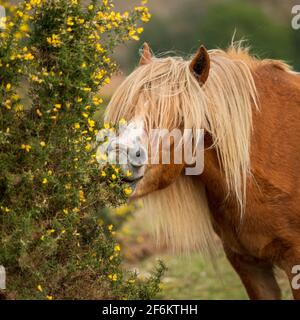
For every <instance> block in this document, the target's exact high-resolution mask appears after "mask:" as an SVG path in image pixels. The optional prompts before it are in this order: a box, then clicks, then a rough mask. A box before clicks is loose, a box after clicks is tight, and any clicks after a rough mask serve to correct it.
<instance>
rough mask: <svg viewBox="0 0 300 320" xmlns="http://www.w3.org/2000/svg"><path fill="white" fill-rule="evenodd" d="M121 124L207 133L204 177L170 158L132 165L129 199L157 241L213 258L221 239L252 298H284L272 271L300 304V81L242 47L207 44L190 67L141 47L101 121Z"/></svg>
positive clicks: (289, 70) (288, 70)
mask: <svg viewBox="0 0 300 320" xmlns="http://www.w3.org/2000/svg"><path fill="white" fill-rule="evenodd" d="M122 118H124V119H125V120H126V121H127V122H129V123H136V124H137V125H138V126H140V124H138V123H141V122H142V126H143V128H144V132H145V135H147V132H149V128H167V129H168V130H172V129H174V128H179V129H180V130H183V129H185V128H189V129H191V130H195V129H196V128H202V129H203V130H204V151H203V152H204V169H203V172H202V173H201V174H199V175H186V174H184V170H185V168H186V167H187V166H188V165H187V164H186V163H184V162H182V163H181V164H178V163H175V162H174V161H173V160H174V159H173V158H174V157H173V158H172V156H171V161H170V163H169V164H163V163H157V164H144V165H142V168H143V170H142V171H141V170H140V167H139V170H136V171H135V169H134V168H133V172H132V180H133V181H134V182H135V187H134V191H133V193H132V195H131V197H130V199H131V200H136V199H142V200H143V202H144V207H145V210H146V212H147V215H148V216H149V217H151V219H152V221H153V224H154V225H155V226H154V228H155V230H156V234H157V236H158V237H159V239H161V240H163V241H167V242H168V243H169V244H170V245H171V246H172V247H174V248H175V249H179V250H181V251H185V252H188V251H190V250H199V251H200V250H203V251H205V252H208V253H210V254H211V255H212V256H213V252H214V249H215V248H214V247H215V245H214V239H215V234H217V236H218V237H219V238H220V240H221V243H222V245H223V248H224V251H225V254H226V256H227V258H228V260H229V261H230V263H231V265H232V266H233V268H234V270H235V271H236V272H237V273H238V275H239V277H240V279H241V281H242V283H243V285H244V286H245V289H246V291H247V293H248V296H249V297H250V299H280V297H281V292H280V288H279V286H278V284H277V281H276V278H275V275H274V268H275V267H279V268H281V269H283V270H284V271H285V273H286V275H287V276H288V278H289V281H290V283H291V289H292V291H293V295H294V298H295V299H300V290H297V288H296V287H295V286H294V285H292V283H293V279H294V277H295V274H294V272H295V269H294V268H295V266H297V265H299V264H300V170H299V169H300V148H299V144H300V77H299V75H298V74H297V73H296V72H294V71H293V70H292V68H291V67H290V66H289V65H287V64H286V63H284V62H283V61H279V60H269V59H265V60H260V59H258V58H256V57H254V56H252V55H251V54H250V53H249V50H248V49H247V48H243V47H242V46H241V45H240V44H232V45H231V46H230V47H229V48H228V49H227V50H224V51H223V50H219V49H218V50H206V49H205V47H204V46H201V47H200V48H199V50H198V51H197V52H196V54H195V55H194V56H192V57H191V58H189V59H186V60H185V59H183V58H181V57H160V58H157V57H155V56H154V55H153V54H152V51H151V49H150V48H149V46H148V44H147V43H145V44H144V47H143V53H142V55H141V59H140V63H139V66H138V67H137V68H136V69H135V70H134V71H133V72H132V73H131V74H130V75H129V76H128V77H127V78H126V79H125V80H124V82H123V83H122V84H121V85H120V87H119V88H118V89H117V90H116V92H115V93H114V95H113V97H112V99H111V101H110V103H109V105H108V107H107V110H106V115H105V121H107V122H112V123H117V122H118V121H120V120H121V119H122ZM193 132H194V131H193ZM135 143H139V145H140V146H141V147H142V145H143V143H145V142H142V140H139V142H135ZM171 145H172V142H170V146H171ZM173 147H174V146H173ZM171 148H172V146H171ZM171 150H172V149H171ZM173 151H174V148H173ZM172 159H173V160H172ZM138 172H139V173H138ZM141 172H142V173H141Z"/></svg>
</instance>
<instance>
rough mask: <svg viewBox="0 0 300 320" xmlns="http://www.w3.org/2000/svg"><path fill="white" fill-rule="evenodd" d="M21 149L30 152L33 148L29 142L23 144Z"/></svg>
mask: <svg viewBox="0 0 300 320" xmlns="http://www.w3.org/2000/svg"><path fill="white" fill-rule="evenodd" d="M21 149H23V150H26V151H27V152H29V151H30V150H31V145H29V144H21Z"/></svg>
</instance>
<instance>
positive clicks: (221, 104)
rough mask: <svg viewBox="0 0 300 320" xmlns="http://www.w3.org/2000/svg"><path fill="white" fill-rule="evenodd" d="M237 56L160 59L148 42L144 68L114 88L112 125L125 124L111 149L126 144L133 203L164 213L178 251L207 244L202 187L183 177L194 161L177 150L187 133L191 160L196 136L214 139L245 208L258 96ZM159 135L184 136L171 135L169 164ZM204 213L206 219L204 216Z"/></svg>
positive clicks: (201, 53)
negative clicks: (139, 200)
mask: <svg viewBox="0 0 300 320" xmlns="http://www.w3.org/2000/svg"><path fill="white" fill-rule="evenodd" d="M239 50H240V48H238V49H236V48H231V49H230V50H229V51H228V52H224V51H221V50H211V51H207V50H206V49H205V48H204V47H203V46H202V47H200V49H199V50H198V51H197V53H196V54H195V55H194V56H193V57H192V59H190V60H184V59H183V58H180V57H166V58H156V57H154V56H152V54H151V50H150V48H149V46H148V45H147V44H145V45H144V48H143V53H142V56H141V59H140V64H139V66H138V67H137V68H136V69H135V70H134V71H133V72H132V73H131V74H130V75H129V76H128V77H127V78H126V79H125V81H124V82H123V83H122V84H121V86H120V87H119V88H118V89H117V91H116V92H115V94H114V95H113V97H112V99H111V101H110V103H109V105H108V108H107V111H106V121H107V122H112V123H118V122H119V121H120V120H121V119H122V118H124V119H125V120H126V121H127V123H128V126H127V128H126V129H125V130H123V132H122V133H121V136H120V137H119V138H120V139H119V141H123V142H122V143H120V142H119V143H115V144H113V146H112V147H111V148H110V150H109V152H111V153H112V154H114V153H116V152H117V151H118V152H121V153H122V149H123V147H124V145H125V146H126V152H125V156H126V157H127V160H128V161H127V164H126V165H123V169H125V170H130V171H131V172H132V176H131V177H130V180H131V181H132V182H133V183H134V184H135V185H136V186H135V188H134V191H133V194H132V196H131V198H132V199H133V198H141V197H142V198H143V199H145V202H146V203H148V205H150V207H152V212H151V213H150V214H151V215H152V216H153V213H154V212H156V213H157V212H159V214H157V215H156V219H157V220H158V221H159V222H160V223H159V228H158V229H168V231H167V232H165V233H166V238H167V240H171V241H173V242H174V240H175V243H173V245H174V246H175V247H180V248H182V247H183V248H191V247H192V248H194V247H199V246H203V242H205V243H206V244H207V242H209V241H210V240H209V241H207V239H208V236H207V233H208V231H207V230H211V228H210V227H209V213H208V207H207V203H206V196H205V191H204V188H203V186H202V185H201V183H199V182H198V180H199V179H198V180H197V179H193V178H191V177H188V176H186V175H184V173H185V170H186V169H187V167H191V166H193V165H195V163H193V161H185V160H186V159H185V157H184V156H182V153H184V152H185V149H186V148H185V145H184V147H183V148H181V149H180V148H179V149H178V146H182V144H183V142H184V138H182V137H184V134H183V132H185V131H186V130H189V132H190V133H191V136H190V138H191V139H190V140H191V141H192V146H191V149H192V154H193V155H194V154H195V150H196V148H197V141H198V137H196V133H197V130H200V129H203V130H204V134H205V135H209V136H210V141H212V146H211V147H212V148H214V150H215V153H216V157H217V159H218V161H219V164H220V168H221V170H222V173H223V175H224V180H225V181H226V185H227V188H228V192H229V193H230V192H231V193H232V194H233V195H234V196H235V198H236V200H237V202H238V204H239V205H240V207H241V209H243V207H244V202H245V190H246V189H245V188H246V176H247V173H248V171H249V158H250V157H249V149H250V134H251V127H252V110H251V105H252V104H253V103H254V104H255V103H256V92H255V85H254V81H253V77H252V73H251V70H250V66H249V63H246V62H245V59H239ZM242 54H243V53H242V52H241V55H242ZM249 61H250V58H249ZM157 129H159V130H165V132H169V133H170V132H173V131H174V130H177V132H179V133H181V134H182V135H181V139H176V138H174V136H173V135H172V137H171V138H168V141H169V143H168V147H169V150H168V151H169V153H168V157H167V158H168V161H164V160H165V158H164V154H163V151H164V147H163V145H166V144H164V143H163V140H164V134H162V135H159V137H160V138H159V139H157V137H155V138H154V139H153V135H152V132H153V130H154V131H155V130H157ZM179 135H180V134H179ZM124 141H126V142H124ZM153 141H155V142H156V143H153ZM153 149H155V152H153ZM178 150H180V151H179V153H180V154H179V157H178ZM182 150H183V151H182ZM202 151H203V150H202ZM181 156H182V157H181ZM153 158H155V159H156V160H155V161H152V159H153ZM178 158H181V160H182V161H178ZM146 159H147V161H145V160H146ZM192 159H193V160H195V159H197V157H196V158H195V157H192ZM200 173H201V172H199V174H200ZM195 180H197V182H195ZM145 196H146V197H145ZM167 211H169V212H170V214H169V215H168V214H167ZM199 211H201V212H202V213H204V214H202V216H201V214H200V213H199ZM199 216H201V217H202V218H199ZM203 217H205V218H203ZM199 220H201V221H199ZM187 221H188V222H187ZM203 221H204V223H203ZM200 222H201V223H202V225H201V226H200V225H199V223H200ZM170 226H173V228H172V230H171V231H170ZM199 228H200V230H199ZM204 229H206V230H204ZM201 230H202V231H201ZM200 233H204V234H206V236H205V239H206V240H205V239H202V243H201V244H199V242H201V240H200V241H198V240H197V239H196V238H199V234H200ZM179 234H181V236H180V235H179ZM200 238H201V235H200Z"/></svg>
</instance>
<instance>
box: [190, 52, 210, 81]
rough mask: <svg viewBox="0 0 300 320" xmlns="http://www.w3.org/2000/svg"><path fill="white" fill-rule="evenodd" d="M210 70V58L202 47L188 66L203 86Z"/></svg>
mask: <svg viewBox="0 0 300 320" xmlns="http://www.w3.org/2000/svg"><path fill="white" fill-rule="evenodd" d="M209 69H210V58H209V54H208V52H207V50H206V49H205V48H204V46H201V47H200V48H199V49H198V51H197V53H196V55H195V57H194V58H193V60H192V61H191V64H190V70H191V71H192V72H193V74H194V75H195V77H196V78H197V80H198V81H199V82H200V84H201V85H202V84H204V83H205V82H206V80H207V78H208V75H209Z"/></svg>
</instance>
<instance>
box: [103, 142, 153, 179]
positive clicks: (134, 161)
mask: <svg viewBox="0 0 300 320" xmlns="http://www.w3.org/2000/svg"><path fill="white" fill-rule="evenodd" d="M147 160H148V156H147V151H146V149H145V148H144V147H143V146H141V145H137V146H130V147H128V146H126V145H124V144H120V143H119V144H115V143H113V144H111V145H110V146H109V147H108V162H110V163H114V164H118V165H120V167H121V169H122V171H123V172H124V173H125V174H126V178H125V180H127V181H130V182H132V181H135V180H138V179H140V178H142V177H143V176H144V173H145V165H146V163H147ZM127 173H129V174H127Z"/></svg>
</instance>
